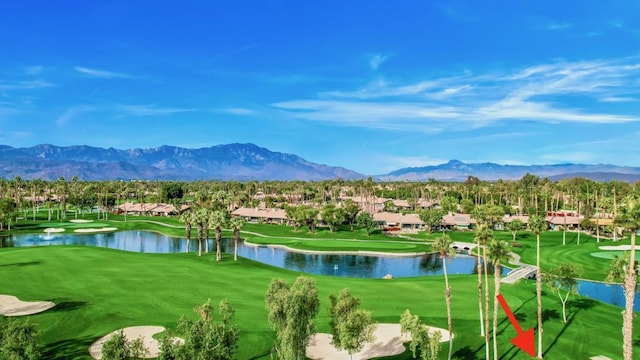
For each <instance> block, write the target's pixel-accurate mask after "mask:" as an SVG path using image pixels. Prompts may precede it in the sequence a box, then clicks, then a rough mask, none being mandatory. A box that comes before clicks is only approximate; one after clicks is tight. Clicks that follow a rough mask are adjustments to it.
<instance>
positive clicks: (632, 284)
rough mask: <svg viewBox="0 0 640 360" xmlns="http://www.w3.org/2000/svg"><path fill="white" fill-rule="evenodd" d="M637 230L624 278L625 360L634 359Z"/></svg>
mask: <svg viewBox="0 0 640 360" xmlns="http://www.w3.org/2000/svg"><path fill="white" fill-rule="evenodd" d="M635 264H636V229H631V254H630V256H629V265H628V269H627V273H626V274H625V276H624V284H623V286H624V298H625V308H624V312H623V315H622V319H623V320H622V349H623V355H624V360H631V359H632V358H633V318H634V314H633V301H634V298H635V294H636V286H637V280H636V276H637V275H636V265H635Z"/></svg>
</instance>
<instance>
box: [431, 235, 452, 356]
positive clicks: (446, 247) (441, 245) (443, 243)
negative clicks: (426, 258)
mask: <svg viewBox="0 0 640 360" xmlns="http://www.w3.org/2000/svg"><path fill="white" fill-rule="evenodd" d="M452 244H453V241H452V240H451V238H450V237H449V236H447V235H442V236H440V237H438V238H437V239H436V240H435V241H434V242H433V244H432V245H431V250H433V251H437V252H439V253H440V258H441V259H442V270H443V271H444V283H445V290H444V300H445V302H446V304H447V325H448V328H449V357H448V359H449V360H451V352H452V351H453V330H452V327H451V288H450V287H449V277H448V276H447V257H453V256H455V254H456V252H455V250H454V249H453V248H452V247H451V245H452Z"/></svg>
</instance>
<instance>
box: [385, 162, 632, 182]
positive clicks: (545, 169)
mask: <svg viewBox="0 0 640 360" xmlns="http://www.w3.org/2000/svg"><path fill="white" fill-rule="evenodd" d="M527 173H529V174H533V175H536V176H538V177H541V178H549V179H550V180H554V181H556V180H560V179H566V178H573V177H583V178H589V179H592V180H597V181H609V180H614V179H615V180H620V181H628V182H633V181H638V180H640V168H637V167H629V166H617V165H608V164H597V165H588V164H572V163H566V164H553V165H500V164H495V163H490V162H486V163H475V164H467V163H464V162H462V161H458V160H451V161H449V162H448V163H446V164H440V165H434V166H424V167H409V168H403V169H399V170H396V171H393V172H390V173H388V174H385V175H379V176H377V178H378V179H380V180H383V181H398V180H403V181H405V180H408V181H426V180H429V179H437V180H440V181H464V180H466V179H467V177H468V176H469V175H472V176H476V177H478V178H479V179H480V180H486V181H495V180H499V179H502V180H517V179H521V178H522V177H523V176H524V175H526V174H527Z"/></svg>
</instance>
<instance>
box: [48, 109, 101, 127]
mask: <svg viewBox="0 0 640 360" xmlns="http://www.w3.org/2000/svg"><path fill="white" fill-rule="evenodd" d="M92 110H93V108H92V107H90V106H87V105H77V106H72V107H70V108H68V109H67V110H66V111H65V112H64V113H63V114H62V115H60V116H58V117H57V118H56V120H55V121H54V123H55V124H56V126H58V127H64V126H66V125H67V124H69V122H71V121H72V120H73V119H75V118H76V117H78V116H80V115H82V114H85V113H88V112H90V111H92Z"/></svg>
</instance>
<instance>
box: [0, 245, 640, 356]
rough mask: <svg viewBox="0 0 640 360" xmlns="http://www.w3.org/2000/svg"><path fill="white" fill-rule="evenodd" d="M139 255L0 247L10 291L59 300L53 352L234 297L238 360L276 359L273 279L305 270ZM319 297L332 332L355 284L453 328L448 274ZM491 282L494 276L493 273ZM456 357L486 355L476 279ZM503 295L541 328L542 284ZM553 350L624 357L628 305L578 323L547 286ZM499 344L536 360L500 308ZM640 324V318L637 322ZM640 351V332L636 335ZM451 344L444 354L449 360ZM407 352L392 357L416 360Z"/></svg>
mask: <svg viewBox="0 0 640 360" xmlns="http://www.w3.org/2000/svg"><path fill="white" fill-rule="evenodd" d="M214 259H215V257H214V256H213V255H206V256H203V257H197V256H196V255H195V254H139V253H129V252H124V251H118V250H111V249H104V248H91V247H80V246H55V247H53V246H51V247H33V248H5V249H0V278H2V279H3V280H2V291H1V293H4V294H12V295H16V296H18V297H19V298H21V299H23V300H32V301H34V300H51V301H54V302H56V303H57V304H58V306H56V307H55V308H53V309H51V310H49V311H47V312H44V313H41V314H38V315H33V316H30V319H31V321H32V322H33V323H35V324H37V328H38V330H39V331H40V333H41V341H42V343H43V345H44V351H45V355H46V358H48V359H49V358H51V359H88V358H89V356H88V351H87V349H88V346H89V345H90V344H91V343H92V342H93V341H95V340H96V339H97V338H99V337H100V336H102V335H104V334H106V333H109V332H111V331H113V330H116V329H118V328H121V327H126V326H133V325H162V326H165V327H168V328H171V327H173V326H175V323H176V320H177V319H178V318H179V317H180V316H181V315H187V316H190V317H192V318H194V317H195V314H193V312H192V308H193V307H194V306H196V305H199V304H202V303H203V302H205V301H206V300H207V299H208V298H211V299H212V301H214V303H217V302H218V301H219V300H220V299H222V298H225V297H226V298H228V299H229V301H230V303H231V304H232V306H233V307H234V308H235V310H236V321H237V323H238V325H239V327H240V331H241V337H240V352H239V354H238V356H237V358H238V359H252V358H263V359H268V358H269V357H268V355H267V354H268V351H269V349H270V347H271V346H272V341H273V333H272V332H271V330H270V329H269V328H268V325H267V312H266V310H265V306H264V293H265V291H266V288H267V285H268V283H269V281H270V280H271V279H272V278H284V279H286V280H289V281H293V280H294V279H295V277H296V276H298V275H299V274H298V273H295V272H292V271H287V270H283V269H278V268H274V267H270V266H267V265H263V264H260V263H257V262H253V261H249V260H244V259H241V260H240V261H238V262H234V261H232V259H231V256H230V255H227V254H225V257H224V261H222V262H220V263H216V262H215V260H214ZM312 277H313V278H315V279H316V281H317V285H318V288H319V293H320V300H321V304H322V307H321V310H320V314H319V316H318V319H317V321H318V326H319V330H320V331H325V332H326V331H327V330H328V321H329V319H328V316H327V305H328V303H329V301H328V296H329V294H331V293H337V292H338V291H339V290H340V289H342V288H345V287H349V288H350V290H351V293H352V294H353V295H355V296H358V297H360V298H361V299H362V305H363V307H364V308H365V309H368V310H370V311H371V312H372V315H373V317H374V318H375V320H376V321H378V322H398V321H399V317H400V314H401V313H402V312H403V311H404V310H405V309H407V308H408V309H410V310H411V311H412V312H413V313H416V314H419V315H420V316H421V318H422V319H423V321H424V322H425V323H427V324H429V325H434V326H439V327H446V311H445V304H444V299H443V298H444V296H443V290H444V289H443V288H444V284H443V278H442V277H420V278H402V279H393V280H380V279H355V278H339V277H328V276H312ZM490 282H491V283H493V282H492V280H491V279H490ZM451 287H452V289H453V290H452V292H453V309H452V314H453V318H454V320H453V328H454V333H455V340H454V351H455V355H454V358H455V359H483V358H484V348H483V347H484V341H483V339H482V338H481V337H480V336H479V335H478V332H479V323H478V300H477V283H476V277H475V276H474V275H460V276H451ZM502 289H503V294H504V296H505V298H506V300H507V301H508V303H509V305H510V307H511V309H512V310H513V311H514V313H515V314H516V317H517V318H518V319H519V322H520V324H521V326H522V327H523V328H524V329H528V328H530V327H533V326H535V324H536V301H535V286H534V284H533V282H522V283H520V284H518V285H514V286H508V285H503V287H502ZM543 303H544V309H545V310H544V313H545V316H544V317H545V332H544V350H545V357H546V358H547V359H560V360H561V359H588V358H589V357H591V356H595V355H606V356H609V357H611V358H613V359H617V358H620V354H621V348H622V345H621V343H622V340H621V336H620V328H621V323H622V318H621V316H620V309H619V308H617V307H614V306H611V305H607V304H604V303H600V302H596V301H593V300H588V299H577V298H576V299H575V300H573V301H571V307H570V315H569V319H570V322H569V324H567V326H565V324H563V323H562V321H561V307H560V303H559V301H558V300H557V297H556V295H554V294H551V293H549V292H547V293H546V294H545V297H544V299H543ZM499 316H500V327H499V344H500V349H499V351H500V353H501V354H502V358H503V359H529V357H528V356H527V355H526V354H524V353H523V352H521V351H517V350H516V349H515V348H514V347H513V346H512V345H511V344H510V343H509V339H511V338H512V337H514V336H515V331H514V330H513V328H512V327H511V325H510V324H509V323H508V321H507V320H506V318H505V316H504V313H502V312H500V313H499ZM638 326H640V318H639V319H637V320H636V323H635V327H636V328H638ZM636 334H638V333H636ZM634 338H635V339H636V340H637V341H638V344H639V345H637V346H636V348H635V352H636V353H640V334H638V335H636V336H635V337H634ZM445 352H446V346H444V347H443V351H442V353H441V357H440V358H441V359H444V358H446V354H445ZM410 358H411V356H410V354H409V353H408V352H405V353H404V354H403V355H399V356H396V357H393V359H410Z"/></svg>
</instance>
